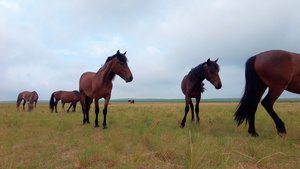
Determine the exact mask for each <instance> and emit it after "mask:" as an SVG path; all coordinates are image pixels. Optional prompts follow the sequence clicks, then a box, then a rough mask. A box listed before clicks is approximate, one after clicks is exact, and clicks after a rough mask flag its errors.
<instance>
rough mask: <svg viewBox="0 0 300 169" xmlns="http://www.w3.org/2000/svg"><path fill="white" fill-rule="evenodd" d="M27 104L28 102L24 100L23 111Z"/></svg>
mask: <svg viewBox="0 0 300 169" xmlns="http://www.w3.org/2000/svg"><path fill="white" fill-rule="evenodd" d="M25 104H26V101H25V100H24V102H23V111H25Z"/></svg>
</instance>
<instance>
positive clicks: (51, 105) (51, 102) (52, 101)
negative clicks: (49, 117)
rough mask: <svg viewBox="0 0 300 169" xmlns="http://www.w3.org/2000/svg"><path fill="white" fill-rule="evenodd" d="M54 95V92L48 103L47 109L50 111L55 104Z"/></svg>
mask: <svg viewBox="0 0 300 169" xmlns="http://www.w3.org/2000/svg"><path fill="white" fill-rule="evenodd" d="M54 94H55V92H53V93H52V95H51V98H50V102H49V107H50V109H51V111H53V110H54V105H55V103H54Z"/></svg>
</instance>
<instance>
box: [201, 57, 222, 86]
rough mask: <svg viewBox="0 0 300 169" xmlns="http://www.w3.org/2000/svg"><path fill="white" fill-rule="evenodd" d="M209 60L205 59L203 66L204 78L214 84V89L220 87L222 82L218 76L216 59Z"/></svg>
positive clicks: (218, 69)
mask: <svg viewBox="0 0 300 169" xmlns="http://www.w3.org/2000/svg"><path fill="white" fill-rule="evenodd" d="M218 60H219V58H218V59H217V60H215V61H211V60H210V59H208V60H207V62H206V64H205V65H204V66H203V70H204V75H205V78H206V79H207V80H208V81H209V82H210V83H211V84H213V85H214V86H215V88H216V89H220V88H221V87H222V82H221V79H220V76H219V71H220V68H219V65H218V64H217V61H218Z"/></svg>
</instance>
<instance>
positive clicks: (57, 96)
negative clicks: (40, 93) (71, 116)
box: [49, 90, 80, 113]
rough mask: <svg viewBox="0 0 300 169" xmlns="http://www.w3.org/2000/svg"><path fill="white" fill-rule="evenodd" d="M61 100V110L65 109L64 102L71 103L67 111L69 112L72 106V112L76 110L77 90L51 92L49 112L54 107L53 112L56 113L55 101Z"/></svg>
mask: <svg viewBox="0 0 300 169" xmlns="http://www.w3.org/2000/svg"><path fill="white" fill-rule="evenodd" d="M59 100H61V103H62V110H63V111H65V107H64V106H65V103H71V105H70V107H69V108H68V110H67V112H69V110H70V108H71V107H72V106H73V112H75V111H76V104H77V102H78V101H80V96H79V92H78V91H77V90H74V91H61V90H60V91H56V92H53V93H52V95H51V98H50V103H49V107H50V109H51V113H52V112H53V110H54V108H55V112H56V113H57V103H58V102H59Z"/></svg>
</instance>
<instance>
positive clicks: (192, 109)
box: [190, 101, 195, 122]
mask: <svg viewBox="0 0 300 169" xmlns="http://www.w3.org/2000/svg"><path fill="white" fill-rule="evenodd" d="M190 107H191V113H192V119H191V121H192V122H193V121H194V119H195V116H194V104H193V102H192V101H191V102H190Z"/></svg>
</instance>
